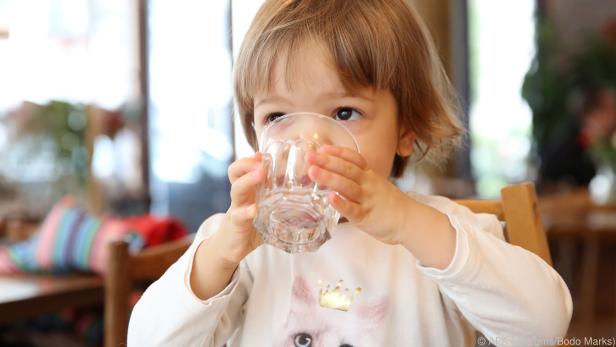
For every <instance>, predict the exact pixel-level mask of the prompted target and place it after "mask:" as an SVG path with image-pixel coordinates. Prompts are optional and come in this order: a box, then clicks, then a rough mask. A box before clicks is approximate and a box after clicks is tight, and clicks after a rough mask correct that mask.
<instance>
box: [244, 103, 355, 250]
mask: <svg viewBox="0 0 616 347" xmlns="http://www.w3.org/2000/svg"><path fill="white" fill-rule="evenodd" d="M322 145H335V146H340V147H348V148H351V149H353V150H355V151H359V147H358V145H357V141H356V140H355V138H354V137H353V134H352V133H351V132H350V131H349V130H348V129H347V128H346V127H345V126H344V125H342V124H341V122H339V121H336V120H334V119H333V118H330V117H327V116H324V115H320V114H317V113H305V112H302V113H291V114H287V115H284V116H282V117H279V118H276V119H275V120H273V121H272V122H271V123H269V124H268V125H267V126H266V127H265V128H264V129H263V132H262V133H261V137H260V140H259V151H260V152H262V153H263V165H264V168H265V171H266V173H267V176H266V179H265V182H264V183H263V184H262V185H261V186H260V187H259V189H258V190H257V209H258V212H257V216H256V217H255V219H254V225H255V227H256V229H257V231H258V232H259V233H261V236H262V238H263V241H264V242H265V243H269V244H271V245H274V246H276V247H278V248H280V249H282V250H285V251H287V252H289V253H298V252H306V251H314V250H316V249H318V248H319V247H320V246H321V245H322V244H323V243H325V241H327V240H328V239H329V238H330V231H331V230H332V229H333V228H334V227H335V226H336V225H337V224H338V219H339V218H340V214H339V213H338V211H336V210H335V209H334V208H333V207H332V206H331V204H330V203H329V201H328V198H327V197H328V195H329V194H330V193H331V191H330V190H327V189H324V188H323V187H320V186H318V185H317V184H316V183H315V182H313V181H312V180H311V179H310V178H309V177H308V168H309V165H308V164H307V163H306V162H305V159H304V158H305V155H306V153H308V152H309V151H311V150H312V151H316V150H317V149H318V148H319V147H320V146H322Z"/></svg>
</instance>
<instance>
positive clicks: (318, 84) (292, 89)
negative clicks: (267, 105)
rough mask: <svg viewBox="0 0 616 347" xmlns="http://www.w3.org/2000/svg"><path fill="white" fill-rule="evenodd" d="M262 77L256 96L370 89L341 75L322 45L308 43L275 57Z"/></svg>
mask: <svg viewBox="0 0 616 347" xmlns="http://www.w3.org/2000/svg"><path fill="white" fill-rule="evenodd" d="M265 73H267V74H268V75H267V76H261V78H260V81H261V83H260V84H259V86H258V88H257V89H256V90H255V95H254V96H255V99H261V98H267V97H270V96H272V95H285V94H291V93H302V92H303V93H310V94H319V95H323V96H331V97H341V96H346V95H352V94H357V93H359V92H360V91H361V90H364V89H370V88H369V86H363V85H360V84H358V83H354V82H352V81H349V80H347V79H345V78H344V74H343V72H342V71H341V70H340V69H339V68H338V67H337V66H336V63H335V62H334V59H333V57H332V54H331V53H330V52H329V51H327V49H326V48H325V46H324V45H323V44H320V43H318V42H307V43H304V44H302V45H301V46H299V47H298V48H297V49H295V50H293V51H289V50H286V52H284V53H283V54H281V55H279V56H278V57H276V59H275V60H274V63H273V68H272V69H271V70H270V71H268V72H265Z"/></svg>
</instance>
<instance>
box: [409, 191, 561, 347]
mask: <svg viewBox="0 0 616 347" xmlns="http://www.w3.org/2000/svg"><path fill="white" fill-rule="evenodd" d="M428 204H429V205H431V206H432V207H434V208H436V209H438V210H440V211H441V212H443V213H445V214H446V215H447V216H448V217H449V221H450V223H451V225H452V227H453V228H454V229H455V231H456V249H455V254H454V256H453V259H452V261H451V263H450V264H449V265H448V266H447V267H446V268H445V269H442V270H439V269H436V268H429V267H425V266H423V265H422V264H421V263H419V262H418V263H417V267H418V269H419V270H420V271H421V272H423V273H424V274H425V275H426V276H428V277H429V278H432V279H433V280H434V281H435V282H436V283H437V285H438V287H439V289H440V291H441V292H442V293H443V294H445V296H447V297H448V298H449V299H451V300H452V301H453V302H454V303H455V304H456V306H457V307H458V309H459V311H460V312H461V314H462V315H463V316H464V318H466V320H467V321H468V322H469V323H470V324H472V325H473V327H474V328H475V329H477V330H479V331H480V332H482V333H483V334H484V335H485V337H486V338H487V339H488V340H490V342H492V343H493V344H495V345H497V346H501V345H503V346H507V345H509V346H530V345H533V346H535V345H553V344H556V343H557V341H558V338H560V337H563V336H565V334H566V332H567V328H568V326H569V322H570V320H571V314H572V310H573V308H572V301H571V294H570V293H569V289H568V288H567V285H566V284H565V283H564V281H563V279H562V278H561V277H560V275H559V274H558V273H557V272H556V271H555V270H554V269H553V268H552V267H551V266H550V265H549V264H547V263H546V262H545V261H543V259H541V258H540V257H539V256H537V255H535V254H534V253H532V252H530V251H527V250H525V249H523V248H521V247H519V246H514V245H511V244H509V243H507V242H506V241H505V240H504V236H503V228H502V225H501V223H500V222H499V221H498V220H497V219H496V217H495V216H492V215H488V214H473V213H472V212H471V211H470V210H468V209H467V208H466V207H463V206H460V205H458V204H455V203H454V202H452V201H450V200H447V199H444V198H439V199H437V200H435V201H431V202H430V203H428Z"/></svg>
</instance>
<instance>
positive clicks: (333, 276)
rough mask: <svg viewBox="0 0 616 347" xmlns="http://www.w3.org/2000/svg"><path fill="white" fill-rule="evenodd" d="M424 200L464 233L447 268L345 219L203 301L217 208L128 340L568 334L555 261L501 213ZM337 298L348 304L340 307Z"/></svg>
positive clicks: (520, 341) (238, 275) (144, 304)
mask: <svg viewBox="0 0 616 347" xmlns="http://www.w3.org/2000/svg"><path fill="white" fill-rule="evenodd" d="M412 197H413V198H414V199H416V200H418V201H420V202H423V203H425V204H428V205H430V206H432V207H434V208H436V209H438V210H439V211H441V212H443V213H445V214H446V215H447V216H448V217H449V220H450V223H451V225H452V226H453V228H454V229H455V231H456V247H455V254H454V256H453V259H452V261H451V263H450V264H449V266H448V267H447V268H445V269H443V270H439V269H435V268H428V267H425V266H422V264H421V263H419V262H418V260H417V259H416V258H415V257H413V254H411V253H410V252H409V251H408V250H407V249H405V248H403V247H402V246H392V245H386V244H383V243H381V242H379V241H376V240H375V239H373V238H372V237H371V236H369V235H368V234H366V233H364V232H362V231H361V230H359V229H357V228H356V227H354V226H352V225H350V224H348V223H345V224H340V225H338V227H337V228H336V230H334V231H333V233H332V238H331V239H330V240H329V241H328V242H326V243H325V244H324V245H323V246H322V247H321V248H320V249H319V250H318V251H316V252H314V253H302V254H294V255H290V254H287V253H285V252H284V251H281V250H278V249H276V248H274V247H272V246H269V245H264V246H260V247H259V248H257V249H256V250H255V251H253V252H252V253H250V254H249V255H248V256H247V257H246V258H245V259H244V260H243V261H242V262H241V264H240V266H239V267H238V269H237V270H236V272H235V273H234V275H233V277H232V279H231V282H230V283H229V285H228V286H227V287H226V288H225V289H224V290H223V291H222V292H221V293H219V294H218V295H216V296H215V297H213V298H211V299H209V300H200V299H199V298H197V297H196V296H195V294H194V293H193V291H192V290H191V287H190V281H189V278H190V272H191V267H192V262H193V257H194V255H195V251H196V249H197V246H198V245H199V244H200V243H201V242H202V241H203V240H206V241H205V242H207V238H208V237H209V236H210V235H211V234H212V233H213V232H215V231H216V230H217V229H218V227H219V225H220V222H221V218H222V215H214V216H212V217H210V218H208V219H207V220H206V221H205V222H204V223H203V225H202V226H201V228H200V229H199V231H198V233H197V235H196V237H195V241H194V243H193V244H192V246H191V247H190V248H189V249H188V251H187V252H186V253H185V254H184V255H183V256H182V257H181V258H180V259H179V260H178V261H177V262H176V263H175V264H173V265H172V266H171V267H170V268H169V269H168V270H167V272H166V273H165V274H164V275H163V276H162V277H161V278H160V279H159V280H158V281H156V282H155V283H153V284H152V285H151V286H150V287H149V288H148V289H147V290H146V292H145V293H144V295H143V297H142V298H141V299H140V300H139V302H138V303H137V305H136V306H135V308H134V310H133V313H132V316H131V319H130V325H129V333H128V345H129V346H222V345H224V344H225V343H227V346H230V347H234V346H328V347H329V346H344V347H348V346H355V347H359V346H437V347H443V346H474V345H475V342H476V341H475V338H476V337H475V331H476V330H477V331H480V332H482V333H483V334H484V335H485V336H486V337H487V338H488V339H489V340H490V341H491V342H492V343H494V344H496V345H499V346H500V345H503V346H529V345H549V344H555V343H557V342H558V337H561V336H564V335H565V334H566V331H567V327H568V325H569V321H570V319H571V313H572V304H571V296H570V293H569V290H568V289H567V286H566V285H565V283H564V282H563V280H562V278H561V277H560V276H559V275H558V274H557V273H556V271H554V269H552V267H550V266H549V265H548V264H547V263H545V262H544V261H543V260H542V259H541V258H539V257H538V256H536V255H535V254H533V253H531V252H529V251H527V250H525V249H522V248H520V247H518V246H513V245H510V244H508V243H506V242H505V241H504V238H503V230H502V227H501V224H500V222H498V221H497V220H496V218H494V216H492V215H487V214H473V213H472V212H470V211H469V210H468V209H466V208H465V207H462V206H460V205H458V204H456V203H454V202H452V201H451V200H448V199H446V198H442V197H433V196H421V195H416V194H413V195H412ZM340 280H342V281H343V282H342V283H341V285H340V287H341V290H340V292H339V293H336V290H335V287H336V286H337V285H338V284H339V281H340ZM328 286H329V287H328ZM346 288H349V290H348V291H345V289H346ZM358 288H361V290H358ZM331 298H334V300H333V302H334V303H336V304H337V305H338V306H340V307H338V308H345V307H346V306H348V307H346V308H348V310H347V311H342V310H339V309H333V308H331V307H329V306H332V304H331V303H330V304H327V303H326V302H327V301H328V299H331ZM345 298H346V303H347V304H348V305H346V304H345ZM349 301H350V303H348V302H349ZM321 304H323V305H321ZM481 342H483V341H480V344H481Z"/></svg>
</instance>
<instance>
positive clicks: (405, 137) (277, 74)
mask: <svg viewBox="0 0 616 347" xmlns="http://www.w3.org/2000/svg"><path fill="white" fill-rule="evenodd" d="M294 57H295V58H296V59H297V60H294V61H293V64H291V66H292V68H293V70H292V71H290V74H291V75H290V76H291V79H290V81H291V82H292V85H291V86H288V85H287V84H286V83H285V70H284V66H281V65H283V64H280V61H283V62H285V61H286V60H285V59H281V60H279V61H278V62H277V63H276V64H275V65H274V71H273V75H272V77H273V83H272V87H271V88H270V90H268V91H262V92H260V93H257V94H256V95H255V98H254V107H255V108H254V110H255V111H254V114H255V119H254V123H255V129H256V132H257V137H258V136H260V134H261V131H262V130H263V127H264V126H265V124H266V121H267V119H268V118H270V119H273V118H275V117H276V116H279V115H282V114H286V113H292V112H316V113H321V114H324V115H327V116H331V117H334V118H335V119H338V120H340V121H342V122H344V125H346V126H347V127H348V128H349V130H350V131H351V132H352V133H353V135H355V138H356V139H357V142H358V144H359V148H360V152H361V154H362V155H363V157H364V158H365V159H366V161H367V163H368V167H369V168H370V169H371V170H372V171H374V172H375V173H377V174H379V175H380V176H383V177H389V175H390V173H391V169H392V165H393V159H394V157H395V154H396V151H398V153H399V154H401V155H403V156H408V155H410V154H411V152H412V142H413V141H412V138H411V135H410V134H408V133H405V134H401V133H402V132H401V131H400V129H399V127H398V119H397V108H396V101H395V99H394V97H393V95H392V94H391V92H390V91H387V90H378V91H377V90H374V89H372V88H358V89H357V90H354V91H349V90H347V89H345V88H344V85H343V84H342V82H341V80H340V78H339V77H338V72H337V70H336V69H335V68H334V63H333V61H332V60H331V58H330V56H329V54H327V53H325V50H324V49H323V48H322V47H321V46H320V45H318V44H304V45H303V46H302V47H301V48H300V50H299V51H298V52H297V53H296V54H295V56H294Z"/></svg>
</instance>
